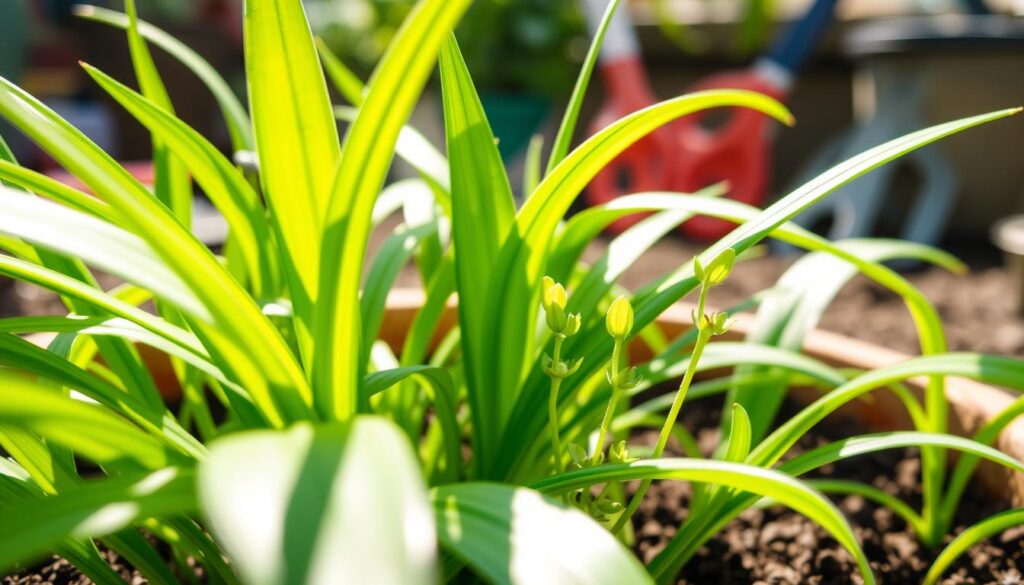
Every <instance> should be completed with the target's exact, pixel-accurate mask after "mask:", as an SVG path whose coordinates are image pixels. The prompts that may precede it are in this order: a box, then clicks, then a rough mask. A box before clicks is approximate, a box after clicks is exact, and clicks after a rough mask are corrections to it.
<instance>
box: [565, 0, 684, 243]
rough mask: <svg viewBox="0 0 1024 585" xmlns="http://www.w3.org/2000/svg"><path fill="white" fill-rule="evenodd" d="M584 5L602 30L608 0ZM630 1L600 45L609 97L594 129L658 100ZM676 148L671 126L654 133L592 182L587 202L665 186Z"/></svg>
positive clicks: (623, 223)
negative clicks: (646, 64)
mask: <svg viewBox="0 0 1024 585" xmlns="http://www.w3.org/2000/svg"><path fill="white" fill-rule="evenodd" d="M582 4H583V9H584V10H583V13H584V15H585V16H586V19H587V24H588V25H589V28H590V30H591V32H594V31H597V29H598V26H599V25H600V23H601V17H602V16H603V15H604V11H605V8H606V6H607V0H582ZM625 4H626V3H625V2H623V3H622V5H620V6H619V9H618V10H617V11H616V13H615V18H613V19H612V22H611V23H610V24H609V26H608V32H607V33H606V34H605V37H604V44H603V45H602V46H601V58H600V62H599V71H600V74H601V80H602V82H603V83H604V88H605V101H604V103H603V104H602V105H601V109H600V111H599V112H598V114H597V116H595V118H594V119H593V121H591V123H590V129H589V133H590V134H594V133H596V132H597V131H599V130H601V129H602V128H604V127H606V126H608V125H609V124H611V123H613V122H615V121H616V120H618V119H619V118H622V117H623V116H627V115H629V114H632V113H633V112H635V111H637V110H640V109H643V108H646V107H647V106H649V105H651V104H653V103H654V102H655V101H656V100H655V98H654V93H653V92H652V91H651V84H650V81H649V79H648V77H647V71H646V69H645V68H644V64H643V59H642V57H641V54H640V44H639V42H638V41H637V38H636V33H635V32H634V30H633V25H632V23H631V22H630V18H629V8H628V6H626V5H625ZM671 153H672V137H671V135H670V134H669V131H668V130H667V129H664V128H663V129H661V130H657V131H655V132H653V133H651V134H649V135H648V136H646V137H645V138H643V139H641V140H639V141H638V142H636V143H635V144H634V145H633V146H631V147H630V148H629V149H627V150H626V151H625V152H623V153H622V154H620V155H619V156H618V157H617V158H616V159H615V160H614V161H612V162H611V164H609V165H607V166H606V167H605V168H604V170H602V171H601V172H600V173H599V174H598V175H597V176H596V177H594V180H593V181H591V183H590V185H589V186H588V187H587V193H586V201H587V203H588V204H589V205H601V204H604V203H608V202H609V201H611V200H613V199H615V198H616V197H618V196H619V195H623V194H626V193H637V192H641V191H658V190H664V189H665V188H666V181H665V177H666V171H667V168H666V163H667V161H668V158H669V156H670V155H671ZM638 220H639V218H638V217H637V216H632V217H626V218H623V219H620V220H618V221H616V222H615V223H613V224H612V226H611V228H610V229H611V230H612V231H616V232H618V231H622V230H623V229H625V228H627V227H629V226H630V225H632V224H634V223H636V222H637V221H638Z"/></svg>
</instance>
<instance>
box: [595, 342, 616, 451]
mask: <svg viewBox="0 0 1024 585" xmlns="http://www.w3.org/2000/svg"><path fill="white" fill-rule="evenodd" d="M622 343H623V340H622V339H620V338H616V339H615V346H614V347H613V348H612V361H611V363H610V364H609V365H608V367H609V369H610V372H611V375H610V377H611V379H612V397H611V399H609V400H608V407H607V408H606V409H605V411H604V418H603V419H602V420H601V428H600V429H599V430H598V432H597V445H596V446H595V447H594V454H593V455H592V459H591V462H592V463H593V464H594V465H598V464H599V463H600V462H601V461H600V457H601V453H602V452H603V451H604V441H605V437H607V436H608V428H609V427H610V426H611V424H612V415H614V414H615V407H616V405H617V404H618V402H619V395H620V394H621V391H620V389H619V359H620V356H621V354H622Z"/></svg>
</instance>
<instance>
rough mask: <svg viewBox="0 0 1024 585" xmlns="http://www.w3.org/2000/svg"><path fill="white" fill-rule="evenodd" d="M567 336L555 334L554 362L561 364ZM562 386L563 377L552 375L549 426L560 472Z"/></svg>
mask: <svg viewBox="0 0 1024 585" xmlns="http://www.w3.org/2000/svg"><path fill="white" fill-rule="evenodd" d="M563 341H565V337H563V336H562V335H555V349H554V357H553V359H552V360H551V363H552V364H556V365H557V364H559V363H560V362H561V359H562V342H563ZM561 387H562V378H559V377H557V376H552V377H551V394H550V396H549V397H548V428H549V429H550V430H551V450H552V452H553V454H554V457H555V470H556V471H557V472H558V473H561V472H562V471H564V468H563V467H562V459H563V458H562V441H561V439H560V438H559V437H558V390H559V389H560V388H561Z"/></svg>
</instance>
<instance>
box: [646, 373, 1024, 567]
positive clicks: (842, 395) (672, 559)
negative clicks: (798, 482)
mask: <svg viewBox="0 0 1024 585" xmlns="http://www.w3.org/2000/svg"><path fill="white" fill-rule="evenodd" d="M915 376H959V377H964V378H971V379H975V380H978V381H981V382H984V383H987V384H994V385H997V386H1006V387H1009V388H1014V389H1016V390H1022V389H1024V360H1017V359H1013V358H1006V357H999V356H987V355H980V354H970V353H950V354H941V355H932V356H925V357H918V358H912V359H908V360H906V361H904V362H900V363H897V364H894V365H891V366H886V367H883V368H879V369H876V370H873V371H871V372H868V373H865V374H863V375H861V376H858V377H857V378H854V379H853V380H850V381H849V382H847V383H846V384H844V385H842V386H840V387H838V388H836V389H835V390H832V391H831V392H829V393H828V394H826V395H825V396H823V397H822V398H819V399H818V400H817V401H815V402H814V403H812V404H811V405H809V406H807V407H805V408H804V409H803V410H802V411H800V412H799V413H797V414H796V415H795V416H793V417H792V418H790V419H789V420H787V421H786V422H785V423H783V424H782V425H781V426H780V427H779V428H778V429H777V430H776V431H775V432H773V433H772V434H771V435H769V436H768V437H767V438H765V439H764V441H762V442H761V443H760V444H759V445H758V446H757V447H756V448H755V449H754V450H753V451H752V452H751V453H750V455H749V456H748V457H747V463H748V464H752V465H771V464H773V463H774V462H776V461H778V459H779V458H780V457H781V456H782V455H783V454H784V453H785V452H786V451H787V450H788V449H789V448H790V447H791V446H792V445H793V444H794V443H795V442H796V441H797V440H798V439H799V437H801V436H803V435H804V434H806V433H807V431H808V430H809V429H810V428H811V427H813V426H814V425H815V424H817V423H818V422H820V421H821V420H822V419H823V418H824V417H825V416H827V415H828V414H829V413H831V412H834V411H835V410H836V409H838V408H839V407H840V406H842V405H843V404H846V403H847V402H849V401H851V400H854V399H856V398H857V397H859V396H862V395H864V394H866V393H868V392H871V391H873V390H876V389H880V388H885V387H887V386H889V385H891V384H894V383H898V382H901V381H903V380H906V379H909V378H913V377H915ZM929 435H930V436H935V435H934V434H929ZM937 436H940V437H942V436H943V435H937ZM919 440H921V441H922V442H924V438H920V439H919ZM854 444H855V445H856V443H854ZM865 444H870V443H861V445H865ZM932 444H933V445H934V443H932ZM950 445H951V446H952V443H950ZM976 445H980V444H978V443H974V442H972V448H973V446H976ZM927 446H928V445H927V444H926V445H925V448H927ZM980 446H981V447H982V448H986V449H990V450H991V448H989V447H985V446H984V445H980ZM953 448H956V447H953ZM968 452H971V451H968ZM1004 457H1005V456H1004ZM722 503H723V502H719V504H722ZM726 503H728V504H729V505H730V506H731V508H730V510H732V511H731V512H730V514H732V515H734V514H735V513H738V512H739V510H742V509H743V508H744V505H743V504H742V503H737V502H726ZM747 505H749V502H748V503H747ZM704 512H707V514H704ZM730 514H726V513H725V512H723V511H722V506H718V507H717V508H715V507H711V506H709V507H708V508H707V509H706V510H702V515H701V517H699V518H697V517H694V518H691V519H690V521H688V522H687V524H686V525H685V526H684V527H683V528H682V529H681V530H680V532H679V534H677V536H676V537H674V538H673V540H672V541H670V543H669V545H668V547H667V548H666V551H665V552H663V553H662V554H661V555H659V556H658V557H656V558H655V560H654V562H653V564H652V565H651V570H652V573H653V574H654V575H655V576H657V577H659V578H665V579H668V578H670V577H671V575H673V574H675V573H676V572H677V571H678V567H679V566H681V564H682V563H685V562H686V560H687V559H689V558H690V557H691V556H692V555H693V554H694V553H695V552H696V550H697V548H699V546H700V544H701V543H703V542H704V540H706V539H707V538H708V537H709V536H710V535H711V534H713V533H714V528H715V526H719V525H720V524H721V523H723V522H725V521H728V519H729V518H730V517H732V516H731V515H730Z"/></svg>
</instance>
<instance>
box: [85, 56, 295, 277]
mask: <svg viewBox="0 0 1024 585" xmlns="http://www.w3.org/2000/svg"><path fill="white" fill-rule="evenodd" d="M84 67H85V71H86V73H88V74H89V75H90V76H92V78H93V79H94V80H95V81H96V83H98V84H99V85H100V87H102V88H103V89H104V90H105V91H106V92H107V93H108V94H110V95H111V97H113V98H114V99H115V100H117V102H118V103H120V104H121V105H122V106H123V107H124V108H125V109H126V110H127V111H128V112H129V113H131V114H132V115H133V116H134V117H135V118H136V119H137V120H138V121H139V122H140V123H142V124H143V125H144V126H146V127H147V128H148V129H149V130H150V132H152V133H153V134H154V135H155V136H158V137H159V138H160V139H161V140H162V141H163V142H165V143H166V144H167V147H168V148H169V149H170V150H171V151H172V152H173V153H174V155H175V156H177V157H179V158H180V159H181V160H182V161H184V162H185V163H186V164H187V165H188V168H189V170H190V171H191V172H192V174H193V175H195V178H196V182H198V183H199V185H200V186H201V187H202V188H203V191H204V192H205V193H206V195H207V197H209V198H210V200H211V201H212V202H213V204H214V206H216V207H217V209H218V211H220V212H221V213H222V214H223V215H224V219H225V220H226V221H227V224H228V228H229V229H230V234H231V238H232V239H233V242H232V245H234V246H237V247H238V252H239V253H240V254H241V256H242V258H243V259H244V260H245V268H246V271H245V274H246V276H247V277H248V279H249V281H250V286H251V287H252V289H253V291H254V293H255V294H256V295H257V296H260V297H270V296H272V295H274V294H276V293H277V290H276V288H277V281H276V280H277V279H276V274H275V267H274V265H273V263H272V261H273V258H274V257H275V255H276V254H277V252H276V250H274V248H273V246H272V243H273V240H272V239H271V237H270V228H269V226H268V224H267V220H266V212H265V210H264V209H263V205H262V203H261V201H260V196H259V195H258V194H257V193H256V192H255V191H254V190H253V188H252V186H251V185H250V184H249V182H248V181H246V179H245V177H244V176H243V175H242V173H241V172H240V171H238V170H237V169H236V168H235V167H234V166H233V165H232V164H231V161H229V160H228V159H227V158H225V157H224V155H222V154H221V153H220V151H218V150H217V149H216V147H214V146H213V144H211V143H210V142H209V141H208V140H206V139H205V138H203V137H202V136H201V135H200V134H199V133H198V132H196V131H195V130H193V129H192V128H190V127H189V126H188V125H186V124H185V123H184V122H182V121H181V120H179V119H178V118H176V117H174V116H173V115H172V114H170V113H168V112H166V111H164V110H162V109H161V108H160V107H158V105H157V104H154V103H152V102H151V101H149V100H147V99H146V98H145V97H143V96H141V95H139V94H137V93H135V92H134V91H132V90H130V89H128V88H127V87H126V86H124V85H122V84H121V83H118V82H117V81H116V80H114V79H113V78H111V77H110V76H108V75H107V74H105V73H103V72H102V71H100V70H98V69H96V68H95V67H91V66H89V65H85V66H84Z"/></svg>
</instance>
